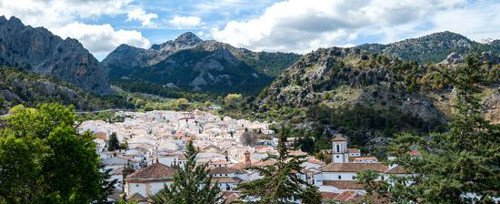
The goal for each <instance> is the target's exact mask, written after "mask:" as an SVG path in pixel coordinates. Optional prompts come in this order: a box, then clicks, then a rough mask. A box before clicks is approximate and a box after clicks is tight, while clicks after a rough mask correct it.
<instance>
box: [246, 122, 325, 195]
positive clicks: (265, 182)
mask: <svg viewBox="0 0 500 204" xmlns="http://www.w3.org/2000/svg"><path fill="white" fill-rule="evenodd" d="M286 134H287V133H285V129H284V128H282V131H281V134H280V137H279V143H278V155H273V154H269V155H268V157H266V158H265V159H264V160H263V161H271V162H273V163H274V164H269V165H265V166H252V167H250V168H249V169H252V170H256V171H257V172H259V174H260V176H262V178H259V179H256V180H253V181H249V182H245V183H241V184H240V185H239V186H238V189H239V190H241V194H242V198H243V199H245V200H248V201H250V202H255V203H289V202H290V201H292V200H297V199H303V200H305V201H311V203H319V202H317V201H318V199H317V198H318V197H319V195H318V194H319V193H318V191H317V189H316V188H313V187H311V185H310V184H309V183H307V182H306V181H304V180H302V179H301V178H300V177H298V175H297V174H301V173H302V167H301V164H302V163H303V162H304V161H305V156H294V155H290V154H289V149H288V148H287V147H286V141H287V140H286Z"/></svg>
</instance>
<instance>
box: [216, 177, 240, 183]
mask: <svg viewBox="0 0 500 204" xmlns="http://www.w3.org/2000/svg"><path fill="white" fill-rule="evenodd" d="M240 182H241V179H240V178H238V177H212V183H240Z"/></svg>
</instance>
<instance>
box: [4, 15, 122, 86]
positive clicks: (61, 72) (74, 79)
mask: <svg viewBox="0 0 500 204" xmlns="http://www.w3.org/2000/svg"><path fill="white" fill-rule="evenodd" d="M0 39H1V40H0V64H1V65H6V66H12V67H17V68H21V69H24V70H28V71H32V72H35V73H38V74H44V75H49V76H53V77H56V78H59V79H62V80H65V81H67V82H70V83H73V84H75V85H77V86H79V87H81V88H83V89H85V90H88V91H91V92H94V93H97V94H111V93H112V91H111V88H110V84H109V81H108V79H107V71H106V70H105V69H103V68H102V67H101V66H100V63H99V61H98V60H97V59H96V58H95V57H94V56H93V55H92V54H90V53H89V52H88V50H87V49H85V48H84V47H83V45H82V44H81V43H80V42H78V40H76V39H72V38H66V39H62V38H60V37H59V36H57V35H54V34H52V33H51V32H50V31H49V30H47V29H46V28H43V27H37V28H33V27H31V26H29V25H28V26H27V25H24V24H23V23H22V21H21V20H20V19H18V18H16V17H11V18H10V19H9V20H7V19H6V18H5V17H4V16H0Z"/></svg>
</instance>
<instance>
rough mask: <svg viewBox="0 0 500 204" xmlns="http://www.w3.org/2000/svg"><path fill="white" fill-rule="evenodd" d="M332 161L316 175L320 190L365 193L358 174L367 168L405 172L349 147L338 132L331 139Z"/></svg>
mask: <svg viewBox="0 0 500 204" xmlns="http://www.w3.org/2000/svg"><path fill="white" fill-rule="evenodd" d="M331 142H332V149H331V156H332V162H331V163H330V164H327V165H324V166H322V167H321V168H320V170H321V171H320V172H319V173H317V174H316V175H315V176H314V184H315V185H316V186H317V187H318V188H319V190H320V192H330V193H338V194H341V193H344V192H351V193H352V192H356V193H359V194H363V193H365V192H366V191H365V190H364V186H363V184H359V183H357V182H356V174H357V173H359V172H362V171H366V170H372V171H376V172H378V173H380V174H381V175H383V176H384V177H385V176H388V175H390V174H405V172H404V171H402V169H401V168H398V167H397V166H388V165H386V164H384V163H381V162H379V161H378V160H377V158H375V157H371V156H368V157H366V156H362V155H361V153H360V151H359V150H358V149H349V148H348V145H347V139H346V138H345V137H343V136H342V135H340V134H337V135H335V136H334V137H333V139H332V140H331Z"/></svg>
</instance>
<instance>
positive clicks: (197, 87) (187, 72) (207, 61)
mask: <svg viewBox="0 0 500 204" xmlns="http://www.w3.org/2000/svg"><path fill="white" fill-rule="evenodd" d="M299 56H300V55H297V54H293V53H266V52H252V51H250V50H247V49H243V48H235V47H233V46H231V45H229V44H226V43H221V42H217V41H214V40H201V39H200V38H199V37H197V36H196V35H195V34H193V33H191V32H187V33H184V34H182V35H180V36H179V37H177V38H176V39H175V40H169V41H167V42H165V43H161V44H154V45H152V46H151V48H149V49H142V48H136V47H132V46H128V45H120V46H119V47H118V48H117V49H115V50H114V51H113V52H111V53H110V54H109V55H108V56H107V57H106V58H105V59H104V60H103V61H102V64H103V65H104V66H105V67H107V68H108V69H109V70H110V77H111V78H112V79H114V80H117V79H124V78H125V79H131V80H140V81H146V82H153V83H156V84H160V85H165V86H170V87H177V88H181V89H189V90H192V91H196V92H205V91H208V92H212V93H218V94H227V93H230V92H241V93H250V94H251V93H257V92H258V91H260V89H261V88H262V87H264V86H267V85H268V84H270V83H271V81H272V79H273V78H274V77H275V76H276V75H277V74H278V73H280V72H281V70H283V69H285V68H287V67H288V66H290V65H291V64H292V63H293V62H295V60H296V59H298V58H299ZM263 61H265V62H263Z"/></svg>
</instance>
